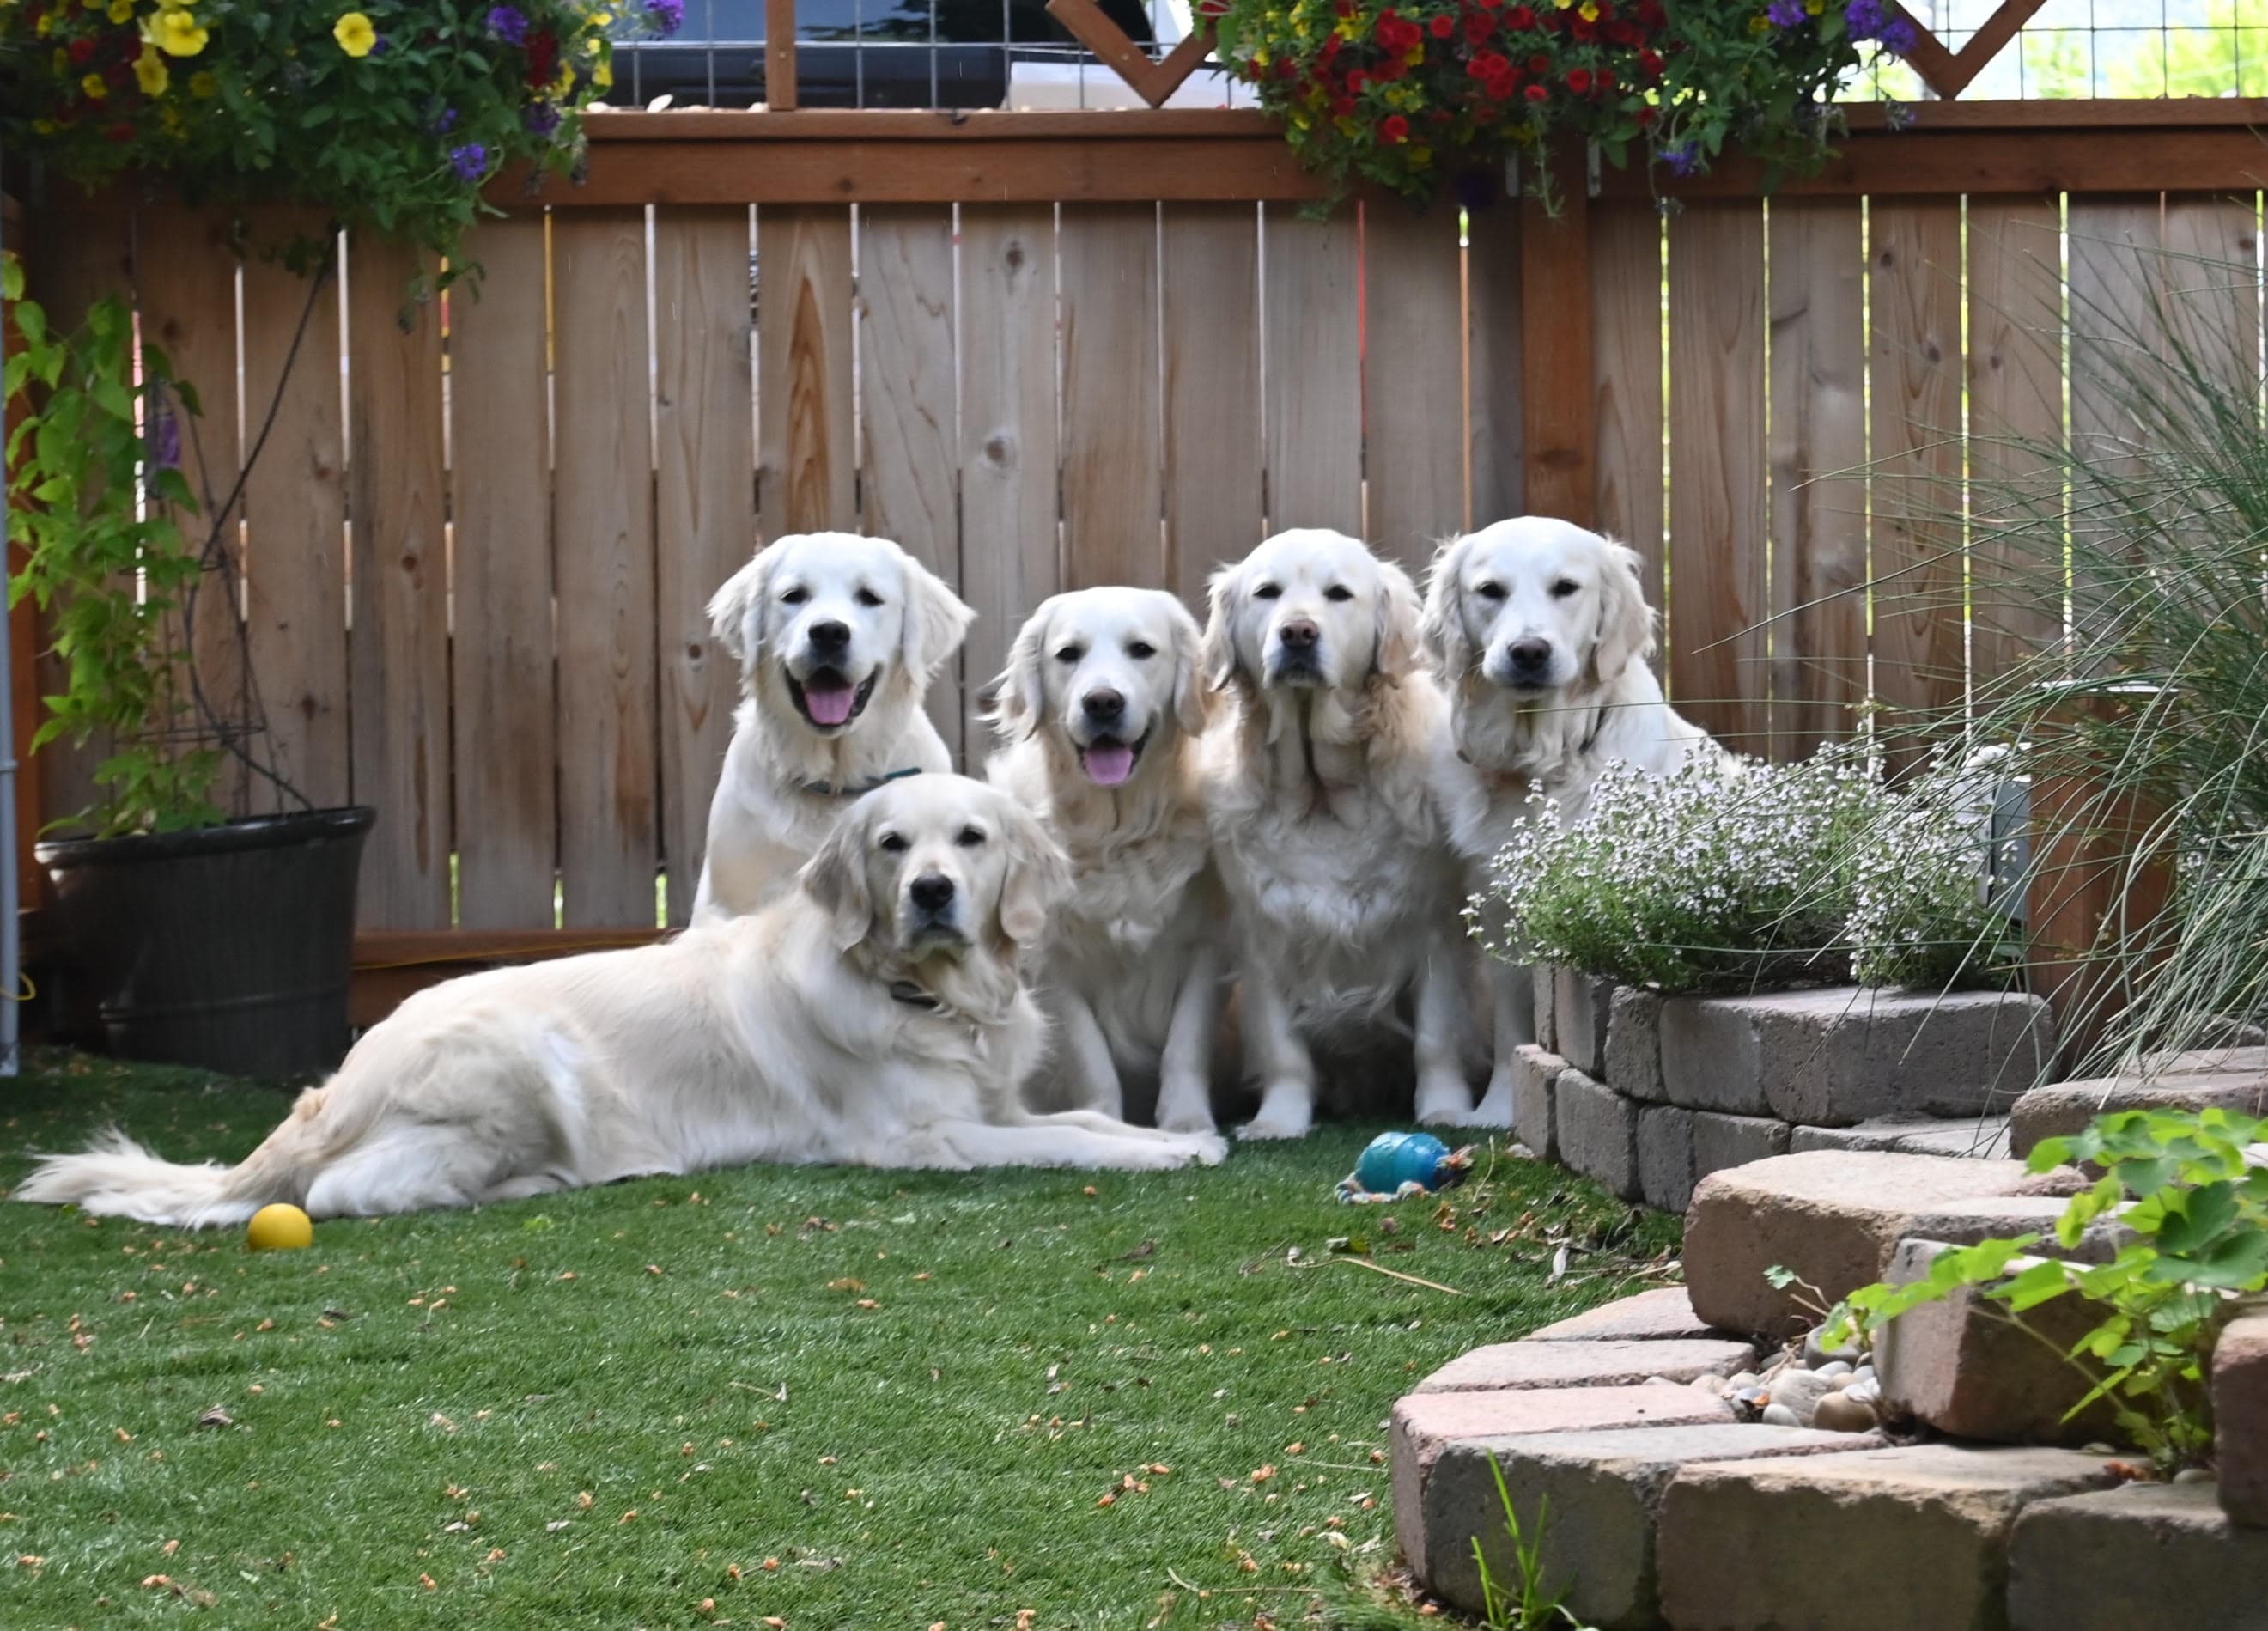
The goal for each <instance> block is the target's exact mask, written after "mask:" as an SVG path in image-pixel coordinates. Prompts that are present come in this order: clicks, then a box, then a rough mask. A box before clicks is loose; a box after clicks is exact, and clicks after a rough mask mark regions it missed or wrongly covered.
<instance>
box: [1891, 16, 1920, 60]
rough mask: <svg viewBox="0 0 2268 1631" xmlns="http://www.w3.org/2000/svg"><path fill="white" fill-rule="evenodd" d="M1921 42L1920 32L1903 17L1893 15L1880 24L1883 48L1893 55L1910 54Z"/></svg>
mask: <svg viewBox="0 0 2268 1631" xmlns="http://www.w3.org/2000/svg"><path fill="white" fill-rule="evenodd" d="M1920 43H1921V34H1920V33H1919V31H1918V30H1917V29H1916V28H1915V27H1914V26H1913V25H1912V24H1911V22H1909V21H1907V20H1906V19H1905V18H1903V17H1894V18H1891V19H1890V20H1889V22H1888V23H1886V24H1884V25H1883V26H1882V45H1883V48H1885V49H1887V50H1889V52H1891V53H1892V54H1893V55H1897V56H1906V55H1911V53H1912V51H1913V48H1914V47H1916V46H1918V45H1919V44H1920Z"/></svg>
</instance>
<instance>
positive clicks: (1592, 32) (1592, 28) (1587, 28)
mask: <svg viewBox="0 0 2268 1631" xmlns="http://www.w3.org/2000/svg"><path fill="white" fill-rule="evenodd" d="M1567 32H1568V33H1571V34H1572V35H1574V36H1575V38H1576V39H1578V40H1581V41H1586V42H1588V41H1593V40H1596V39H1597V38H1598V37H1599V26H1598V25H1597V24H1596V23H1587V22H1585V21H1584V20H1583V19H1582V18H1580V17H1579V18H1576V19H1575V20H1574V22H1573V23H1572V24H1571V25H1570V26H1569V27H1568V30H1567Z"/></svg>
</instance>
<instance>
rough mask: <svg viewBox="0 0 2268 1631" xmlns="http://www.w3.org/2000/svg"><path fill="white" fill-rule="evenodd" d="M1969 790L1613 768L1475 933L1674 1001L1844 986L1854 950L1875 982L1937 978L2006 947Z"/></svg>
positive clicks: (1782, 773)
mask: <svg viewBox="0 0 2268 1631" xmlns="http://www.w3.org/2000/svg"><path fill="white" fill-rule="evenodd" d="M1957 791H1958V789H1955V788H1954V787H1953V786H1951V785H1950V784H1949V783H1947V784H1941V785H1940V784H1933V785H1932V786H1931V788H1930V790H1929V791H1928V793H1926V795H1917V796H1911V797H1896V796H1893V795H1892V794H1890V793H1887V792H1885V791H1884V790H1883V788H1882V786H1881V784H1880V783H1879V782H1878V781H1877V780H1876V779H1875V778H1874V776H1873V774H1871V773H1870V771H1869V770H1868V769H1867V765H1866V764H1865V762H1864V760H1863V759H1862V758H1861V757H1860V756H1858V755H1857V754H1855V753H1852V752H1850V751H1847V750H1844V751H1835V750H1830V751H1826V752H1823V753H1822V754H1821V755H1820V756H1818V757H1816V758H1814V759H1810V760H1808V761H1805V762H1803V763H1800V764H1762V763H1756V762H1740V763H1738V764H1732V765H1727V764H1719V763H1712V762H1710V761H1708V760H1706V759H1703V760H1697V761H1696V762H1695V763H1693V764H1689V765H1687V766H1686V767H1685V768H1684V769H1683V770H1681V771H1677V772H1675V774H1672V775H1668V776H1652V775H1648V774H1646V773H1645V772H1644V771H1638V770H1634V769H1631V767H1629V766H1626V765H1621V764H1617V765H1614V766H1612V767H1610V768H1609V771H1607V773H1606V774H1605V775H1604V776H1603V777H1602V779H1600V781H1599V782H1598V784H1597V786H1596V787H1595V788H1594V791H1593V793H1592V795H1591V799H1590V801H1589V803H1588V805H1587V807H1586V808H1584V810H1583V811H1582V812H1581V814H1580V816H1577V818H1576V819H1574V820H1573V821H1572V822H1567V821H1564V820H1563V819H1562V813H1561V812H1560V811H1559V810H1558V809H1557V808H1556V807H1555V806H1553V805H1552V804H1551V803H1550V801H1543V802H1542V803H1541V805H1540V808H1538V809H1537V810H1536V811H1535V817H1536V818H1535V820H1534V821H1533V822H1532V823H1530V824H1529V825H1528V828H1527V829H1526V830H1525V831H1524V832H1523V833H1522V834H1521V837H1520V838H1517V839H1515V840H1514V841H1513V843H1512V844H1510V845H1506V847H1505V849H1504V850H1503V852H1501V853H1500V854H1499V855H1498V857H1497V858H1496V860H1495V861H1494V863H1493V864H1492V866H1491V887H1490V889H1489V890H1488V891H1487V893H1486V894H1485V895H1483V896H1479V897H1475V899H1474V900H1473V902H1472V904H1471V905H1470V907H1469V909H1468V911H1467V914H1466V915H1467V919H1468V922H1469V924H1470V926H1471V927H1472V931H1473V934H1474V935H1475V937H1476V939H1477V940H1479V941H1481V943H1482V944H1483V946H1484V948H1486V949H1487V950H1488V951H1489V952H1490V953H1491V954H1492V955H1494V956H1499V957H1502V958H1506V959H1507V960H1511V961H1517V962H1535V963H1565V964H1567V965H1570V966H1572V967H1576V968H1581V969H1585V970H1589V971H1591V972H1593V973H1596V974H1602V975H1607V976H1609V977H1611V978H1615V979H1617V980H1621V981H1623V982H1624V983H1626V984H1631V985H1651V986H1653V987H1655V988H1656V989H1659V990H1661V991H1665V992H1680V991H1696V990H1742V989H1749V988H1752V987H1755V986H1757V985H1772V984H1782V983H1786V982H1787V981H1790V980H1796V979H1838V978H1844V977H1845V974H1846V973H1847V972H1849V971H1850V968H1851V959H1852V953H1853V951H1854V950H1855V951H1856V952H1857V953H1858V955H1859V958H1860V960H1861V963H1862V966H1861V968H1860V969H1859V977H1860V978H1869V979H1873V978H1881V979H1885V980H1890V981H1898V980H1903V979H1905V978H1910V977H1911V976H1913V975H1916V974H1927V973H1931V972H1934V971H1936V970H1938V969H1939V968H1940V966H1941V963H1942V954H1943V953H1944V952H1945V951H1947V950H1948V948H1950V949H1951V950H1952V951H1953V952H1955V953H1956V954H1957V953H1960V952H1964V951H1967V950H1969V949H1970V948H1973V947H1974V946H1976V945H1977V943H1978V942H1979V941H1985V940H1990V939H1992V936H1989V935H1987V934H1985V924H1986V922H1987V919H1989V918H1990V915H1991V914H1990V913H1988V912H1987V911H1986V909H1985V905H1984V903H1983V900H1982V898H1981V897H1980V895H1979V891H1978V872H1979V867H1978V852H1977V844H1978V842H1979V840H1978V838H1977V829H1976V825H1975V821H1974V817H1973V812H1968V811H1966V810H1964V809H1963V808H1960V807H1959V806H1958V805H1957V804H1956V803H1955V801H1954V800H1953V798H1952V797H1951V796H1950V795H1952V794H1953V793H1955V792H1957ZM1862 879H1863V880H1864V886H1863V894H1862V889H1861V880H1862ZM1955 879H1957V880H1958V882H1959V888H1958V889H1955V888H1953V887H1952V881H1954V880H1955ZM1862 904H1863V910H1862ZM1955 960H1956V962H1957V956H1956V959H1955Z"/></svg>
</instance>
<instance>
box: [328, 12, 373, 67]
mask: <svg viewBox="0 0 2268 1631" xmlns="http://www.w3.org/2000/svg"><path fill="white" fill-rule="evenodd" d="M331 38H332V39H334V40H335V41H338V42H339V49H340V50H342V51H344V52H345V53H346V54H347V55H349V56H368V55H370V54H371V51H372V48H375V47H376V46H377V44H378V30H377V29H375V28H373V27H372V26H371V21H370V18H367V17H365V16H364V15H363V14H362V13H361V12H360V11H350V12H348V13H347V14H346V15H345V16H344V17H342V18H339V20H338V22H337V23H336V24H335V26H333V27H332V29H331Z"/></svg>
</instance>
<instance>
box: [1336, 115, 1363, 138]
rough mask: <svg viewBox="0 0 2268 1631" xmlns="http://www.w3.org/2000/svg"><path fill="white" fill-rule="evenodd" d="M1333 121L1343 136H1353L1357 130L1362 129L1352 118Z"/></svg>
mask: <svg viewBox="0 0 2268 1631" xmlns="http://www.w3.org/2000/svg"><path fill="white" fill-rule="evenodd" d="M1331 122H1332V123H1333V124H1334V125H1336V126H1337V127H1338V133H1339V134H1340V135H1341V136H1352V135H1353V134H1354V133H1355V132H1356V131H1358V130H1359V129H1362V127H1361V126H1360V125H1359V124H1357V123H1356V122H1354V121H1353V120H1351V119H1334V120H1333V121H1331Z"/></svg>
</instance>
